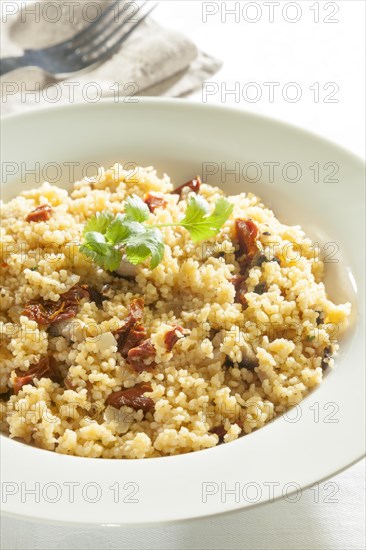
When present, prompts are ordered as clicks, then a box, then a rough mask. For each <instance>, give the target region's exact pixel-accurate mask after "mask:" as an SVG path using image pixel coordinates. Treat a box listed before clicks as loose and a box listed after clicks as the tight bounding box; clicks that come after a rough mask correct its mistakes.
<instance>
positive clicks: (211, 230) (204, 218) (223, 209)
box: [179, 195, 234, 243]
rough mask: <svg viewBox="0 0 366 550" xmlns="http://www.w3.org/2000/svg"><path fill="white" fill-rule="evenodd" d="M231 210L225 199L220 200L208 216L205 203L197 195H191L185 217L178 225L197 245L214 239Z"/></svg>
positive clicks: (232, 207) (207, 208) (231, 206)
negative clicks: (185, 230)
mask: <svg viewBox="0 0 366 550" xmlns="http://www.w3.org/2000/svg"><path fill="white" fill-rule="evenodd" d="M233 209H234V205H232V204H230V203H229V201H227V200H226V199H224V198H220V199H219V200H218V201H217V203H216V205H215V210H214V211H213V213H212V214H211V215H208V212H209V207H208V204H207V202H206V201H205V200H204V199H202V198H201V197H200V196H199V195H197V196H194V195H193V196H191V197H190V198H189V200H188V205H187V210H186V215H185V217H184V218H183V220H181V222H180V224H179V225H181V226H182V227H184V228H185V229H187V231H189V233H190V235H191V237H192V241H193V242H194V243H197V242H200V241H203V240H205V239H210V238H211V237H214V236H215V235H216V234H217V233H218V232H219V231H220V229H221V227H222V226H223V225H224V223H225V222H226V221H227V220H228V218H229V217H230V214H231V213H232V211H233Z"/></svg>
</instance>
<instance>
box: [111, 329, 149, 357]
mask: <svg viewBox="0 0 366 550" xmlns="http://www.w3.org/2000/svg"><path fill="white" fill-rule="evenodd" d="M146 336H147V332H146V329H145V327H143V326H142V325H135V326H134V327H132V328H131V329H130V330H128V331H126V333H125V334H124V335H120V336H119V337H118V339H117V348H118V351H119V352H120V354H121V355H122V357H124V358H126V357H127V355H128V352H129V351H130V350H131V349H132V348H135V347H136V346H138V345H139V344H140V343H141V342H142V341H143V340H145V339H146Z"/></svg>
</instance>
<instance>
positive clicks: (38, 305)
mask: <svg viewBox="0 0 366 550" xmlns="http://www.w3.org/2000/svg"><path fill="white" fill-rule="evenodd" d="M85 298H90V294H89V292H88V291H87V290H86V289H85V288H82V287H81V286H79V285H75V286H73V287H72V288H70V290H68V291H67V292H65V293H64V294H61V296H60V298H59V300H57V302H53V301H52V300H43V299H42V298H41V299H39V300H31V301H30V302H27V303H26V304H25V306H24V310H23V315H26V316H27V317H28V318H29V319H32V320H33V321H36V322H37V323H38V324H39V325H51V324H53V323H59V322H60V321H66V320H68V319H72V318H73V317H75V316H76V315H77V312H78V309H79V303H80V302H81V300H83V299H85Z"/></svg>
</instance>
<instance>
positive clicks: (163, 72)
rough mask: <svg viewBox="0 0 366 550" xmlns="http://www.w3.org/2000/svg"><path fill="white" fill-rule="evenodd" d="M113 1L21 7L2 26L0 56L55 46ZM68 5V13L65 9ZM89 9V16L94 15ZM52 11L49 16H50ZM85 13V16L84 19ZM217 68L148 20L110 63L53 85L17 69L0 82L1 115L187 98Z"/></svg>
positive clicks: (61, 0) (45, 1)
mask: <svg viewBox="0 0 366 550" xmlns="http://www.w3.org/2000/svg"><path fill="white" fill-rule="evenodd" d="M111 3H112V0H94V1H93V2H91V1H90V0H78V1H77V2H70V1H66V0H56V1H55V0H53V1H50V0H40V1H38V2H34V3H32V4H26V3H24V2H22V3H20V10H19V11H18V12H17V13H16V14H14V15H10V16H9V15H8V14H6V13H5V14H4V13H3V16H2V23H1V29H0V30H1V57H8V56H17V55H21V54H22V52H23V49H26V48H28V49H37V48H42V47H45V46H50V45H53V44H57V43H58V42H61V41H63V40H66V39H68V38H70V37H72V36H73V35H75V34H76V33H77V32H78V31H79V30H81V29H82V28H84V27H85V26H87V25H88V24H90V22H91V21H92V20H93V19H95V17H96V15H97V13H98V5H99V6H100V8H99V10H100V9H105V8H106V7H107V6H108V5H109V4H111ZM70 6H72V9H71V8H70ZM93 9H94V14H93ZM52 10H53V11H52ZM86 14H87V15H86ZM220 66H221V63H220V61H218V60H217V59H214V58H213V57H211V56H209V55H206V54H204V53H203V52H200V51H199V50H198V49H197V47H196V46H195V45H194V44H193V43H192V42H191V40H189V39H188V38H186V37H185V36H184V35H182V34H180V33H178V32H176V31H171V30H169V29H165V28H163V27H161V26H159V25H157V24H156V23H155V22H153V21H152V20H151V18H150V17H149V18H148V19H147V20H145V21H144V22H143V23H141V25H140V26H139V27H138V28H137V29H135V30H134V32H133V33H132V34H131V36H130V37H129V38H128V39H127V40H126V42H125V43H123V45H122V47H121V49H120V50H119V52H118V53H116V54H115V55H114V56H113V57H112V58H111V59H109V60H108V61H106V62H105V63H103V64H102V65H100V66H98V67H96V68H93V69H92V70H89V71H86V72H83V73H78V74H75V75H73V76H71V77H70V78H68V79H66V80H63V81H56V80H55V79H54V78H52V77H50V76H49V75H47V74H46V73H44V72H43V71H42V70H41V69H37V68H33V67H32V68H30V67H28V68H24V69H17V70H16V71H12V72H10V73H7V74H5V75H4V76H3V77H2V78H1V79H0V94H1V103H0V105H1V114H2V115H6V114H8V113H11V112H15V111H20V110H24V109H34V107H36V106H45V105H49V104H55V103H57V104H58V103H74V102H76V101H87V102H96V101H99V100H101V99H103V98H105V97H114V98H115V99H116V100H118V97H120V96H121V97H123V96H130V95H131V96H132V95H156V96H158V95H165V96H171V97H180V96H185V95H187V94H189V93H190V92H191V91H193V90H194V89H195V88H197V87H198V86H199V85H200V84H201V83H202V82H203V81H204V80H205V79H207V78H208V77H209V76H210V75H212V74H214V73H215V72H216V71H217V70H218V69H219V68H220Z"/></svg>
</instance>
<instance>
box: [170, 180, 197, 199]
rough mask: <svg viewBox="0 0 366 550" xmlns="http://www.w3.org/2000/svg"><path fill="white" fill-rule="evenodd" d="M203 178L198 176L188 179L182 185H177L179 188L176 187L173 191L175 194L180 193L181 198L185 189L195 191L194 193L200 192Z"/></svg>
mask: <svg viewBox="0 0 366 550" xmlns="http://www.w3.org/2000/svg"><path fill="white" fill-rule="evenodd" d="M201 184H202V181H201V178H200V177H199V176H197V177H196V178H195V179H193V180H190V181H187V183H183V185H181V186H180V187H177V189H174V190H173V191H172V194H173V195H179V199H181V198H182V195H183V193H184V191H189V190H190V191H193V192H194V193H199V191H200V188H201Z"/></svg>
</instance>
